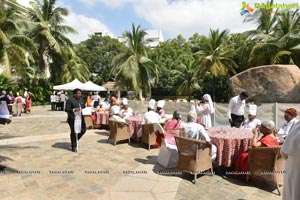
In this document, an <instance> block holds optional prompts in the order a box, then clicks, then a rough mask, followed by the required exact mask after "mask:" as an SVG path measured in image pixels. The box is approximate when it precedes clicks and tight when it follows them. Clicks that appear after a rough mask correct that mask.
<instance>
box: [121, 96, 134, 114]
mask: <svg viewBox="0 0 300 200" xmlns="http://www.w3.org/2000/svg"><path fill="white" fill-rule="evenodd" d="M122 104H123V108H122V109H121V111H120V116H121V117H122V118H123V119H126V118H128V117H131V116H133V110H132V109H131V108H129V107H128V100H127V99H126V98H123V100H122Z"/></svg>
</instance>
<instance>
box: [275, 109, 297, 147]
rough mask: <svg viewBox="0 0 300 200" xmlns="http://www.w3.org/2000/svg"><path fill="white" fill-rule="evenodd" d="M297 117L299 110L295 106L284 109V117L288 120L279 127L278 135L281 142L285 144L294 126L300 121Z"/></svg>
mask: <svg viewBox="0 0 300 200" xmlns="http://www.w3.org/2000/svg"><path fill="white" fill-rule="evenodd" d="M296 117H297V110H296V109H295V108H289V109H286V110H285V111H284V119H285V120H286V122H285V123H284V124H283V126H282V127H281V128H280V129H279V131H278V132H277V135H276V137H277V141H278V142H279V144H283V142H284V141H285V138H286V136H287V135H288V134H289V132H290V129H291V128H292V126H293V125H294V124H296V123H297V122H298V121H299V120H298V119H296Z"/></svg>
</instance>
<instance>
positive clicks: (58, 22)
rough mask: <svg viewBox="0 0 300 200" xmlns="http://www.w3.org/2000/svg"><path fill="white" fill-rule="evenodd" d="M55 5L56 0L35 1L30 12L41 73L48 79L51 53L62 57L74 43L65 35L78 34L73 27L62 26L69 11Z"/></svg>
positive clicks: (32, 35) (32, 34)
mask: <svg viewBox="0 0 300 200" xmlns="http://www.w3.org/2000/svg"><path fill="white" fill-rule="evenodd" d="M55 3H56V0H44V1H43V3H41V2H40V1H39V0H34V1H32V2H31V5H32V9H30V10H31V11H30V12H29V15H30V20H31V21H32V22H33V28H32V30H31V31H30V36H31V37H32V38H33V39H34V41H35V42H36V43H37V44H38V53H39V58H38V63H39V64H38V65H39V72H41V73H45V75H46V77H47V78H49V77H50V70H49V62H51V59H52V55H50V51H51V50H53V51H55V52H56V53H57V54H58V55H62V51H63V48H64V47H68V46H72V42H71V41H70V40H69V39H68V38H67V37H66V36H65V35H64V34H66V33H75V32H76V31H75V30H74V29H73V28H72V27H69V26H66V25H62V23H63V22H64V17H65V16H67V15H68V10H67V9H65V8H61V7H55Z"/></svg>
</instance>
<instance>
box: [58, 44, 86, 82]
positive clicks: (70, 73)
mask: <svg viewBox="0 0 300 200" xmlns="http://www.w3.org/2000/svg"><path fill="white" fill-rule="evenodd" d="M64 57H65V58H64V60H68V62H66V63H65V64H64V65H63V66H62V67H63V76H62V81H63V82H70V81H72V80H74V79H75V78H77V79H78V80H80V81H82V82H86V81H88V80H89V74H90V72H89V69H88V67H87V65H86V63H85V62H84V61H83V60H82V59H81V58H79V57H78V56H77V55H76V53H75V52H74V50H73V48H71V47H69V48H68V49H67V50H65V51H64Z"/></svg>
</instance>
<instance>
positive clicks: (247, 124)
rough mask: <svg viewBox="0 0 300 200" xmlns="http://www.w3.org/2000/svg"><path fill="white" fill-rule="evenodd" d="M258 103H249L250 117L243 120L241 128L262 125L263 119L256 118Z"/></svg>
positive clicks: (251, 128)
mask: <svg viewBox="0 0 300 200" xmlns="http://www.w3.org/2000/svg"><path fill="white" fill-rule="evenodd" d="M256 110H257V106H256V105H249V115H248V119H246V120H245V121H243V122H242V124H241V126H240V128H241V129H250V130H253V129H255V128H257V127H258V126H260V125H261V121H260V120H259V119H256Z"/></svg>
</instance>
